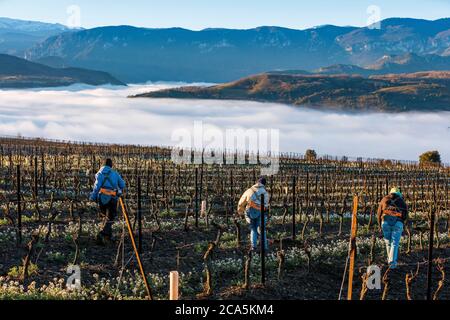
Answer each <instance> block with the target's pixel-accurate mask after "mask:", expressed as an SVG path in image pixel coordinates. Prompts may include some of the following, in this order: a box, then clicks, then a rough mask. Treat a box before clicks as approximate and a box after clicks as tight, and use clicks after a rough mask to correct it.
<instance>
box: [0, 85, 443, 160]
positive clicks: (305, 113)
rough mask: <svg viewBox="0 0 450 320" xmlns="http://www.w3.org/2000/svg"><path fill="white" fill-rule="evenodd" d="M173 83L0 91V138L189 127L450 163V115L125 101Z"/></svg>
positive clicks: (80, 137) (126, 136) (103, 137)
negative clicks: (436, 156)
mask: <svg viewBox="0 0 450 320" xmlns="http://www.w3.org/2000/svg"><path fill="white" fill-rule="evenodd" d="M171 86H174V84H170V85H168V84H150V85H139V86H130V87H128V88H118V87H99V88H95V87H89V86H80V85H77V86H72V87H68V88H57V89H41V90H38V89H36V90H1V91H0V135H18V134H20V135H22V136H26V137H44V138H52V139H61V140H76V141H88V142H111V143H132V144H143V145H174V143H175V142H174V141H172V134H173V133H174V132H175V131H176V130H180V129H188V130H192V128H193V125H194V122H195V121H203V122H204V123H205V124H206V125H208V126H210V127H213V128H216V129H221V130H225V129H230V128H234V129H235V128H243V129H247V128H256V129H259V128H270V129H278V130H280V148H281V150H282V151H286V152H299V153H303V152H304V151H305V150H306V149H315V150H316V151H317V152H318V153H319V154H321V155H323V154H329V155H335V156H343V155H346V156H350V157H358V156H361V157H367V158H390V159H404V160H417V159H418V156H419V155H420V154H421V153H422V152H424V151H428V150H439V151H440V152H441V155H442V158H443V160H444V161H445V162H450V143H449V139H450V129H449V128H450V113H449V112H446V113H433V114H430V113H404V114H395V115H394V114H359V115H358V114H344V113H337V112H332V113H326V112H318V111H311V110H306V109H303V108H296V107H291V106H285V105H280V104H274V103H256V102H242V101H212V100H211V101H209V100H171V99H127V98H126V97H127V96H128V95H131V94H136V93H142V92H146V91H150V90H156V89H161V88H167V87H171Z"/></svg>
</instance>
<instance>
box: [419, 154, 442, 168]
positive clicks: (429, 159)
mask: <svg viewBox="0 0 450 320" xmlns="http://www.w3.org/2000/svg"><path fill="white" fill-rule="evenodd" d="M419 161H420V164H421V165H430V164H431V165H440V164H441V155H440V154H439V151H428V152H425V153H423V154H422V155H421V156H420V158H419Z"/></svg>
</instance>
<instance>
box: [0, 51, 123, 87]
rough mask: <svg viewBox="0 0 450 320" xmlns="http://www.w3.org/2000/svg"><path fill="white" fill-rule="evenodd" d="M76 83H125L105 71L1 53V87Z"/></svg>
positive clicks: (52, 85)
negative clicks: (47, 63)
mask: <svg viewBox="0 0 450 320" xmlns="http://www.w3.org/2000/svg"><path fill="white" fill-rule="evenodd" d="M75 83H85V84H90V85H103V84H113V85H124V83H122V82H121V81H119V80H117V79H115V78H114V77H112V76H111V75H109V74H108V73H105V72H101V71H92V70H86V69H80V68H63V69H57V68H51V67H48V66H45V65H42V64H38V63H34V62H30V61H27V60H24V59H20V58H17V57H14V56H10V55H5V54H0V88H35V87H55V86H67V85H71V84H75Z"/></svg>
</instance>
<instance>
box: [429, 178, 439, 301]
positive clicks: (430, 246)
mask: <svg viewBox="0 0 450 320" xmlns="http://www.w3.org/2000/svg"><path fill="white" fill-rule="evenodd" d="M433 201H434V203H433V209H432V211H431V217H430V218H431V219H430V240H429V247H428V273H427V300H431V286H432V278H433V247H434V222H435V216H436V206H437V204H436V201H437V199H436V182H435V183H434V186H433Z"/></svg>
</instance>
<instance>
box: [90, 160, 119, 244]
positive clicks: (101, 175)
mask: <svg viewBox="0 0 450 320" xmlns="http://www.w3.org/2000/svg"><path fill="white" fill-rule="evenodd" d="M112 167H113V163H112V160H111V159H107V160H106V162H105V166H104V167H102V168H101V169H100V171H99V172H98V173H97V174H96V176H95V180H96V181H95V185H94V190H93V191H92V194H91V200H92V201H96V202H97V203H98V205H99V208H100V212H101V214H102V215H103V216H104V218H105V222H104V225H103V229H102V231H101V232H100V233H99V234H98V236H97V242H98V243H99V244H105V243H107V242H110V241H111V239H112V225H113V223H114V219H115V218H116V215H117V201H118V199H119V197H120V196H121V195H122V192H123V190H124V189H125V181H124V180H123V179H122V177H121V176H120V174H119V173H117V171H115V170H113V169H112Z"/></svg>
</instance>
